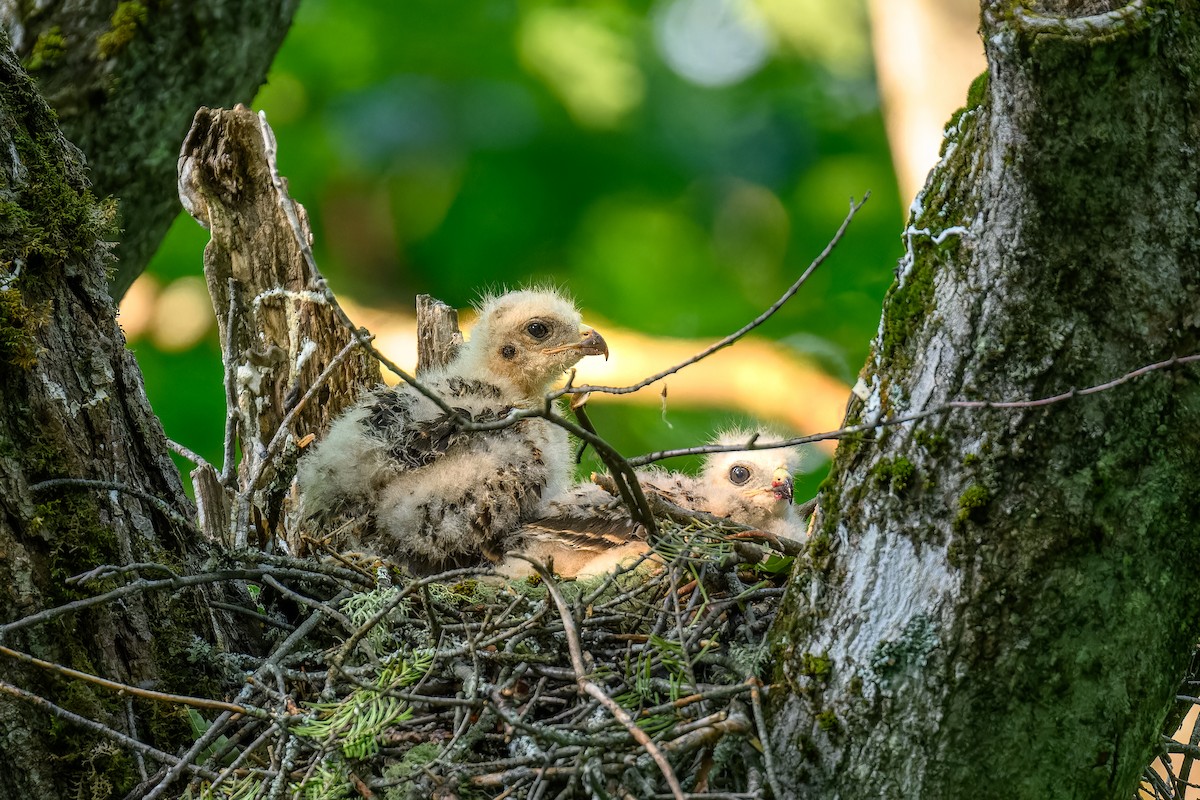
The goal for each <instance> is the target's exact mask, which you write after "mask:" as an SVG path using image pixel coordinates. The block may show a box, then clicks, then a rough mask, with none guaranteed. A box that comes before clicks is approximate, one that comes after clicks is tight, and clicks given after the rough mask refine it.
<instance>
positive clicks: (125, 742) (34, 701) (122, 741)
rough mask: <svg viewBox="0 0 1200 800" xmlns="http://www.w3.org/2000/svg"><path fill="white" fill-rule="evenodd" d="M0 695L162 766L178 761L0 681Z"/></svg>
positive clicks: (198, 769)
mask: <svg viewBox="0 0 1200 800" xmlns="http://www.w3.org/2000/svg"><path fill="white" fill-rule="evenodd" d="M0 693H3V694H7V695H10V696H12V697H15V698H17V699H18V700H24V701H25V702H27V703H29V704H31V705H33V706H36V707H37V708H40V709H42V710H43V711H47V712H49V713H50V714H52V715H53V716H56V717H58V718H59V719H63V720H66V721H67V722H71V723H74V724H75V725H79V726H80V727H83V728H87V729H88V730H90V731H93V732H94V733H98V734H100V735H101V736H104V737H106V738H108V739H112V740H113V741H114V742H116V743H117V744H119V745H121V746H122V747H128V748H129V749H130V750H133V751H135V752H138V753H142V754H143V755H147V756H149V757H150V758H153V759H154V760H155V761H160V762H162V763H164V764H176V763H179V761H180V759H179V757H178V756H174V755H172V754H170V753H164V752H163V751H162V750H158V749H156V748H154V747H151V746H150V745H148V744H146V743H144V742H140V741H138V740H137V739H134V738H133V737H131V736H126V735H125V734H123V733H121V732H120V731H114V730H113V729H112V728H109V727H108V726H106V725H101V724H100V723H99V722H95V721H93V720H90V719H88V718H87V717H81V716H80V715H78V714H75V713H73V712H71V711H68V710H66V709H65V708H62V707H61V706H57V705H55V704H54V703H51V702H50V701H49V700H47V699H46V698H44V697H41V696H40V695H36V694H34V693H33V692H27V691H25V690H24V689H22V688H20V687H18V686H14V685H12V684H11V683H8V682H6V681H0ZM192 769H193V770H194V771H195V772H196V773H197V774H199V775H200V776H201V777H203V778H206V779H209V780H211V779H212V778H213V777H215V776H216V773H215V772H211V771H209V770H206V769H204V768H203V767H196V766H193V767H192Z"/></svg>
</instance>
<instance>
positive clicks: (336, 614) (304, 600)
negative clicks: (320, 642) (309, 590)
mask: <svg viewBox="0 0 1200 800" xmlns="http://www.w3.org/2000/svg"><path fill="white" fill-rule="evenodd" d="M263 583H265V584H266V585H268V586H270V587H271V588H272V589H274V590H275V591H277V592H279V593H280V594H282V595H284V596H286V597H290V598H291V599H292V600H295V601H296V602H297V603H299V604H300V605H302V606H306V607H307V608H311V609H312V610H313V611H322V612H324V613H325V614H326V615H327V616H328V617H329V618H330V619H332V620H336V621H337V623H338V624H339V625H341V626H342V627H343V628H345V629H346V631H347V632H348V633H354V630H355V628H354V623H353V622H351V621H350V618H349V617H347V616H346V615H345V614H343V613H342V612H340V611H338V610H337V609H336V608H333V607H332V606H329V605H326V604H325V603H323V602H321V601H320V600H314V599H313V598H311V597H308V596H307V595H303V594H300V593H299V592H297V591H296V590H295V589H292V588H289V587H287V586H284V585H283V584H282V583H280V582H279V581H278V580H276V579H275V577H274V576H273V575H270V574H268V575H264V576H263Z"/></svg>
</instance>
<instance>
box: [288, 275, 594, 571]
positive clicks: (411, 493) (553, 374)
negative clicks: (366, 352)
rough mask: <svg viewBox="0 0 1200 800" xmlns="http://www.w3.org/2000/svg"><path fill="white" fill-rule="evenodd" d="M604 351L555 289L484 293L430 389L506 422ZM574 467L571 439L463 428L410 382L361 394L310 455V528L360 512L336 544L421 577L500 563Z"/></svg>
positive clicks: (305, 487)
mask: <svg viewBox="0 0 1200 800" xmlns="http://www.w3.org/2000/svg"><path fill="white" fill-rule="evenodd" d="M597 354H604V355H605V356H607V354H608V350H607V345H606V344H605V342H604V339H603V338H602V337H601V336H600V334H598V333H596V331H594V330H591V329H585V328H583V326H582V323H581V320H580V315H579V312H578V311H577V310H576V308H575V306H574V305H573V304H572V303H571V302H570V301H569V300H567V299H566V298H565V297H563V296H562V295H561V294H559V293H558V292H557V291H554V290H549V289H533V290H522V291H517V292H510V293H507V294H502V295H497V296H491V297H488V298H485V299H484V301H483V302H482V303H481V305H480V306H479V309H478V318H477V322H476V325H475V328H474V330H473V331H472V335H471V338H470V340H469V341H468V342H467V343H466V344H464V345H463V347H462V348H461V350H460V351H459V353H458V355H457V356H456V357H455V358H454V360H452V361H451V362H450V363H449V364H448V365H446V366H445V367H443V368H440V369H436V370H431V371H430V372H428V373H425V374H424V375H422V378H421V383H422V384H423V385H424V386H426V387H427V388H429V389H431V390H432V391H433V392H434V393H435V394H436V395H438V396H439V397H440V398H441V399H442V400H444V401H445V402H446V403H447V404H448V405H449V406H450V407H451V408H453V409H454V412H455V414H457V416H459V417H461V418H463V419H465V420H467V421H469V422H476V423H482V422H493V421H496V420H501V419H504V418H505V417H506V416H508V414H509V413H510V412H511V411H512V410H513V409H529V408H533V407H535V406H537V405H540V404H541V403H543V402H545V400H544V396H545V393H546V392H547V391H548V390H549V389H550V387H551V386H552V385H553V383H554V382H555V381H556V380H557V379H558V378H559V377H561V375H562V374H563V373H564V372H565V371H566V370H567V369H569V368H570V367H571V366H573V365H574V364H575V363H577V362H578V361H579V360H580V359H581V358H583V357H584V356H585V355H597ZM570 470H571V461H570V453H569V446H568V442H567V437H566V433H565V432H564V431H563V430H562V429H561V428H559V427H558V426H556V425H554V424H553V423H550V422H548V421H546V420H544V419H541V418H536V417H531V418H526V419H521V420H519V421H517V422H515V423H512V424H510V425H507V426H505V427H501V428H498V429H496V430H487V431H464V430H462V429H461V427H460V426H459V425H458V424H457V422H456V420H455V415H452V414H450V413H447V412H446V411H444V410H443V409H442V408H440V407H439V406H438V405H437V404H436V403H434V402H433V401H432V400H430V399H429V398H428V397H426V396H424V395H423V394H421V393H420V392H418V391H417V390H416V389H415V388H413V387H412V386H410V385H407V384H401V385H400V386H397V387H395V388H387V387H381V388H378V389H376V390H374V391H372V392H370V393H368V394H367V395H366V396H365V397H363V398H362V399H360V400H359V401H358V402H357V403H356V404H355V405H354V406H352V407H351V409H350V410H349V411H347V413H346V414H344V415H343V416H342V417H340V418H339V419H338V420H336V421H335V422H334V424H333V425H332V426H331V428H330V430H329V433H328V435H327V436H326V437H325V439H324V440H323V441H321V442H320V443H318V444H317V445H316V447H315V449H314V450H313V451H312V452H311V453H310V454H308V455H306V456H305V457H304V458H303V459H302V460H301V462H300V464H299V467H298V470H297V484H298V488H299V491H300V495H301V498H302V502H303V509H304V516H305V517H306V518H308V520H309V521H310V524H311V525H312V526H314V527H317V528H320V527H322V526H324V527H325V528H327V529H329V528H332V527H333V525H332V520H335V519H337V518H339V517H345V516H350V517H357V518H359V519H364V520H365V524H364V525H361V526H357V527H355V528H353V530H354V531H355V532H354V533H352V534H349V535H348V536H347V538H346V540H345V541H339V542H338V543H337V545H338V547H339V549H361V550H369V551H371V552H375V553H378V554H379V555H383V556H386V557H388V558H391V559H392V560H394V561H397V562H400V563H405V564H407V565H408V566H410V567H411V568H412V569H414V570H415V571H418V572H429V571H434V570H438V569H443V568H447V567H451V566H460V565H468V564H477V563H481V562H483V561H484V560H485V559H491V560H497V559H498V558H499V557H500V554H501V553H502V552H503V546H504V542H505V540H506V537H507V536H508V535H509V534H510V533H511V532H512V531H513V530H514V529H515V528H517V527H518V526H519V525H520V524H521V523H522V522H524V521H526V520H529V519H531V518H532V517H533V516H534V514H535V513H536V511H537V509H538V508H539V506H540V504H541V502H542V499H543V498H545V497H550V496H553V495H555V494H558V493H560V492H562V491H563V490H564V489H565V487H566V485H567V483H568V481H569V475H570Z"/></svg>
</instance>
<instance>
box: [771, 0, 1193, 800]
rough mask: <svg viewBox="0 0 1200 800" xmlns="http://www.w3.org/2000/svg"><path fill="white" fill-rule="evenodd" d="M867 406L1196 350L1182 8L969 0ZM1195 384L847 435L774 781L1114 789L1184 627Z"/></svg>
mask: <svg viewBox="0 0 1200 800" xmlns="http://www.w3.org/2000/svg"><path fill="white" fill-rule="evenodd" d="M982 5H983V31H982V33H983V39H984V41H985V43H986V48H987V54H988V61H989V69H988V74H987V75H986V76H985V77H984V78H982V79H981V80H980V81H978V82H977V83H976V85H975V86H974V87H973V90H972V97H971V99H970V105H969V107H968V109H967V110H966V111H965V113H961V114H960V115H959V116H957V118H956V119H955V120H954V121H952V123H951V126H950V132H949V134H948V137H947V142H946V145H945V151H944V156H943V159H942V162H941V163H940V165H939V166H938V167H937V169H936V170H935V171H934V172H933V173H932V174H931V176H930V178H929V182H928V183H927V185H926V188H925V190H924V194H923V197H922V198H921V199H920V201H919V202H918V203H916V204H915V205H914V210H913V218H912V220H911V227H910V228H909V230H908V232H907V233H906V241H907V242H908V243H909V252H908V254H907V255H906V257H905V258H904V259H902V261H901V263H900V267H899V271H898V278H897V281H896V283H895V285H894V286H893V287H892V289H891V291H890V294H889V296H888V298H887V301H886V304H885V308H884V315H883V323H882V325H881V328H880V334H879V337H878V339H877V340H876V342H875V347H874V354H873V356H872V358H871V360H870V361H869V362H868V364H867V366H866V368H865V370H864V373H863V377H864V379H865V382H866V385H867V387H868V393H867V394H866V397H865V401H864V402H862V403H856V404H855V407H854V408H852V409H851V412H850V422H856V421H871V420H872V418H873V417H874V416H875V415H879V414H882V415H885V416H895V415H903V414H906V413H909V412H914V411H920V410H923V409H929V408H933V407H935V406H938V405H939V404H941V403H943V402H945V401H948V400H954V399H988V400H1002V399H1019V398H1040V397H1046V396H1051V395H1055V394H1057V393H1060V392H1065V391H1068V390H1069V389H1071V388H1072V387H1077V388H1083V387H1087V386H1091V385H1097V384H1102V383H1104V382H1106V381H1108V380H1110V379H1112V378H1115V377H1118V376H1121V375H1123V374H1125V373H1128V372H1130V371H1131V370H1134V369H1136V368H1138V367H1141V366H1143V365H1147V364H1151V363H1153V362H1158V361H1161V360H1166V359H1170V358H1171V357H1172V356H1176V355H1180V356H1182V355H1186V354H1189V353H1196V352H1200V253H1198V249H1200V224H1198V213H1200V211H1198V209H1200V206H1198V204H1197V198H1198V197H1200V156H1198V155H1197V146H1198V143H1200V29H1198V23H1197V20H1198V18H1200V5H1198V4H1197V3H1196V2H1194V1H1193V0H1179V1H1178V2H1156V1H1155V0H1145V2H1143V0H1138V1H1137V2H1134V3H1130V4H1128V5H1124V4H1120V3H1112V2H1095V0H1092V1H1091V2H1086V3H1084V2H1068V1H1067V0H1061V1H1059V2H1054V3H1052V4H1050V3H1048V4H1047V5H1052V8H1045V7H1042V6H1038V4H1036V3H1035V4H1034V7H1033V8H1030V4H1029V3H1027V2H1024V3H1017V2H1012V0H1004V1H1003V2H997V1H987V2H984V3H983V4H982ZM1197 464H1200V374H1198V370H1197V368H1196V366H1195V365H1189V366H1179V367H1177V368H1174V369H1169V370H1164V371H1159V372H1155V373H1153V374H1150V375H1147V376H1144V377H1141V378H1137V379H1135V380H1133V381H1130V382H1128V383H1125V384H1123V385H1120V386H1117V387H1115V388H1113V389H1111V390H1108V391H1105V392H1102V393H1098V394H1095V395H1091V396H1087V397H1077V398H1075V399H1072V400H1069V401H1066V402H1061V403H1057V404H1053V405H1046V406H1039V407H1031V408H1023V409H1010V410H995V409H993V410H972V411H966V410H958V411H954V412H952V413H949V414H947V415H942V416H935V417H932V418H928V419H925V420H924V421H921V422H917V423H916V424H912V425H905V426H897V427H887V428H879V429H877V430H876V432H875V435H872V436H868V437H865V438H861V439H857V440H847V441H844V442H843V443H842V445H841V447H840V448H839V451H838V453H837V456H836V461H835V469H834V472H833V475H832V477H831V479H830V481H829V482H828V483H827V485H826V489H825V491H824V493H823V495H822V503H821V510H822V515H823V516H822V518H821V520H820V527H819V530H818V532H817V534H816V537H815V539H814V541H813V543H812V546H811V549H810V554H811V562H810V564H809V565H808V568H807V569H805V570H803V571H800V572H798V573H797V574H796V575H795V576H794V578H793V580H792V582H791V584H790V585H789V587H788V595H787V599H786V603H785V609H784V613H783V614H782V615H781V617H780V624H779V625H778V627H777V629H776V630H775V631H774V642H775V656H776V659H775V666H776V674H775V680H776V682H777V683H780V684H783V686H784V688H783V689H782V690H775V691H773V692H772V693H771V698H770V709H769V710H770V715H771V717H772V725H771V730H772V731H773V732H774V737H775V738H774V741H773V742H772V745H773V748H772V749H773V751H774V754H775V759H776V768H777V772H778V774H779V775H780V778H781V781H782V782H783V783H784V784H785V785H786V791H785V792H784V794H785V796H788V797H792V796H806V797H821V798H835V797H844V798H849V797H855V798H860V797H889V798H901V797H911V798H931V797H1003V798H1037V799H1038V800H1045V799H1046V798H1060V797H1062V798H1066V797H1070V798H1084V797H1087V798H1093V797H1095V798H1099V797H1114V798H1129V797H1132V796H1133V793H1134V791H1135V788H1136V785H1137V783H1138V777H1139V773H1141V771H1142V770H1143V768H1144V767H1145V766H1146V765H1147V763H1148V762H1149V760H1150V758H1151V755H1152V753H1153V752H1154V750H1155V748H1156V746H1157V743H1158V738H1159V733H1160V728H1161V726H1162V723H1163V720H1164V717H1165V716H1166V715H1167V712H1168V709H1169V707H1170V705H1171V703H1172V701H1173V696H1174V694H1175V692H1176V689H1177V686H1178V682H1179V680H1180V677H1181V675H1182V674H1183V671H1184V669H1185V668H1186V666H1187V664H1188V661H1189V657H1190V654H1191V652H1192V649H1193V647H1194V646H1195V644H1196V640H1197V635H1198V634H1200V602H1198V601H1197V598H1200V533H1198V532H1197V527H1198V523H1200V491H1198V490H1197V484H1196V481H1197V478H1196V475H1197V473H1196V465H1197Z"/></svg>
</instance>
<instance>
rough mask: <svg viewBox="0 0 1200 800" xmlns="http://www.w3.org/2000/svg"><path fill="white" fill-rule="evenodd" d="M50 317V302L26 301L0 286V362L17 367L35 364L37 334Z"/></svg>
mask: <svg viewBox="0 0 1200 800" xmlns="http://www.w3.org/2000/svg"><path fill="white" fill-rule="evenodd" d="M49 320H50V304H49V303H48V302H42V303H36V304H34V305H33V306H32V307H30V306H28V305H26V304H25V300H24V298H23V297H22V296H21V292H20V291H19V290H17V289H14V288H7V289H0V362H3V363H4V364H9V365H11V366H14V367H17V368H19V369H26V370H27V369H30V368H32V367H33V365H34V364H36V363H37V356H38V343H37V333H38V331H40V330H41V329H42V328H43V327H44V326H45V325H46V323H47V322H48V321H49Z"/></svg>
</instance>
